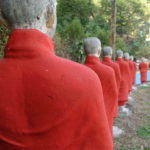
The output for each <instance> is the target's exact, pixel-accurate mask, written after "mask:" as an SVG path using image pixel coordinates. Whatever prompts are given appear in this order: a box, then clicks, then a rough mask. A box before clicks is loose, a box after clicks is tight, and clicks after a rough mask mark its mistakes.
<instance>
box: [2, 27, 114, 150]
mask: <svg viewBox="0 0 150 150" xmlns="http://www.w3.org/2000/svg"><path fill="white" fill-rule="evenodd" d="M0 150H113V143H112V137H111V134H110V130H109V126H108V121H107V117H106V112H105V106H104V100H103V93H102V87H101V84H100V81H99V78H98V77H97V75H96V74H95V72H93V71H92V70H91V69H89V68H87V67H85V66H84V65H80V64H78V63H75V62H72V61H69V60H65V59H63V58H60V57H57V56H55V54H54V44H53V41H52V40H51V39H50V38H49V37H48V36H47V35H46V34H43V33H42V32H40V31H38V30H35V29H26V30H24V29H23V30H21V29H20V30H14V31H13V32H12V33H11V35H10V37H9V40H8V44H7V47H6V49H5V57H4V59H1V60H0Z"/></svg>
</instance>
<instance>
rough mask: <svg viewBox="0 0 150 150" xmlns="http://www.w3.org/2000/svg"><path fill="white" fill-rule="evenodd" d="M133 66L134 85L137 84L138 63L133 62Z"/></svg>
mask: <svg viewBox="0 0 150 150" xmlns="http://www.w3.org/2000/svg"><path fill="white" fill-rule="evenodd" d="M131 63H132V66H133V85H134V84H135V82H136V63H135V62H134V61H131Z"/></svg>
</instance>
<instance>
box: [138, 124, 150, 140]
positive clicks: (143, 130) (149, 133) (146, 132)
mask: <svg viewBox="0 0 150 150" xmlns="http://www.w3.org/2000/svg"><path fill="white" fill-rule="evenodd" d="M137 135H138V136H139V137H141V138H150V125H148V126H143V127H140V128H138V129H137Z"/></svg>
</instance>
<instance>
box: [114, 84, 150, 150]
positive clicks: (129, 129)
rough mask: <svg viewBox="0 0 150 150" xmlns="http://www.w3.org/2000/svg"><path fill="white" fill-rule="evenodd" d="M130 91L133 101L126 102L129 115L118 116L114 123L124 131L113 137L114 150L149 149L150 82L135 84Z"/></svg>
mask: <svg viewBox="0 0 150 150" xmlns="http://www.w3.org/2000/svg"><path fill="white" fill-rule="evenodd" d="M137 87H138V89H137V90H136V91H134V92H132V94H131V96H132V97H133V98H134V99H135V101H134V102H128V104H129V108H130V110H132V115H131V116H125V115H124V116H123V115H122V116H120V118H118V119H116V121H115V125H116V126H118V127H119V128H121V129H123V131H124V133H123V134H122V135H121V136H120V137H119V138H116V139H115V150H150V83H149V84H148V87H142V86H137Z"/></svg>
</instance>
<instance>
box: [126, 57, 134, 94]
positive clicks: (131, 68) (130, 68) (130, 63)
mask: <svg viewBox="0 0 150 150" xmlns="http://www.w3.org/2000/svg"><path fill="white" fill-rule="evenodd" d="M124 61H125V62H127V64H128V66H129V76H130V85H129V91H130V92H131V91H132V85H133V72H134V68H133V65H132V62H131V61H130V60H129V59H127V58H126V59H125V60H124Z"/></svg>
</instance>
